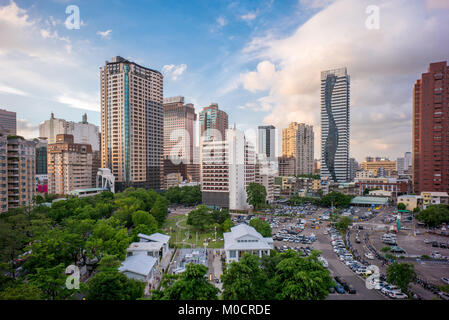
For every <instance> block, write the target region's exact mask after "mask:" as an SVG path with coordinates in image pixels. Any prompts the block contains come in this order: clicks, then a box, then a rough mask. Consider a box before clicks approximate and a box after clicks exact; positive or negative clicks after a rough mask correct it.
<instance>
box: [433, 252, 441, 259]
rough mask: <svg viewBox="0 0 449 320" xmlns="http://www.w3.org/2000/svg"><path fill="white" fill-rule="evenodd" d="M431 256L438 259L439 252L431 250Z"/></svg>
mask: <svg viewBox="0 0 449 320" xmlns="http://www.w3.org/2000/svg"><path fill="white" fill-rule="evenodd" d="M432 257H433V258H437V259H439V258H441V254H440V253H439V252H438V251H433V252H432Z"/></svg>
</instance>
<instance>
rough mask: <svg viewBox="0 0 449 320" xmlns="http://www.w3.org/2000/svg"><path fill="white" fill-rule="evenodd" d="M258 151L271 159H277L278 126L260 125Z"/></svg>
mask: <svg viewBox="0 0 449 320" xmlns="http://www.w3.org/2000/svg"><path fill="white" fill-rule="evenodd" d="M257 153H258V154H262V155H265V157H266V158H267V159H268V160H270V161H276V128H275V127H274V126H259V127H258V130H257Z"/></svg>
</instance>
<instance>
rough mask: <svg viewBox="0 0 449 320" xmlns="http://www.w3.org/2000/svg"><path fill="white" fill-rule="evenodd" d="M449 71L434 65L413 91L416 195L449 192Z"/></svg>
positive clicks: (414, 182) (438, 63)
mask: <svg viewBox="0 0 449 320" xmlns="http://www.w3.org/2000/svg"><path fill="white" fill-rule="evenodd" d="M448 119H449V67H448V66H447V62H446V61H442V62H436V63H431V64H430V66H429V69H428V71H427V73H423V74H422V76H421V79H418V80H417V81H416V83H415V86H414V88H413V191H414V192H415V193H421V192H422V191H442V192H448V191H449V121H448Z"/></svg>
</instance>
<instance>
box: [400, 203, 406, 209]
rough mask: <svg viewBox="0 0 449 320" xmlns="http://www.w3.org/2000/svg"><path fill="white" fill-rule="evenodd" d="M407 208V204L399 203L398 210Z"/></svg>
mask: <svg viewBox="0 0 449 320" xmlns="http://www.w3.org/2000/svg"><path fill="white" fill-rule="evenodd" d="M405 209H407V207H406V206H405V204H403V203H402V202H399V203H398V210H405Z"/></svg>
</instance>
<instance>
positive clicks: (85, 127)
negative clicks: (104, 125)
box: [39, 113, 100, 151]
mask: <svg viewBox="0 0 449 320" xmlns="http://www.w3.org/2000/svg"><path fill="white" fill-rule="evenodd" d="M58 134H71V135H73V138H74V142H75V143H82V144H90V145H91V146H92V151H99V150H100V131H99V128H98V126H96V125H94V124H91V123H88V122H87V114H84V115H83V119H82V121H81V122H74V121H67V120H64V119H58V118H55V115H54V114H53V113H52V114H51V117H50V120H45V121H44V122H43V123H41V124H40V125H39V137H41V138H47V141H48V143H49V144H52V143H56V136H57V135H58Z"/></svg>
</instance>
